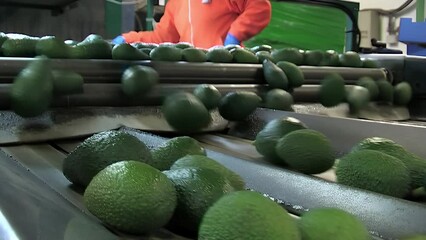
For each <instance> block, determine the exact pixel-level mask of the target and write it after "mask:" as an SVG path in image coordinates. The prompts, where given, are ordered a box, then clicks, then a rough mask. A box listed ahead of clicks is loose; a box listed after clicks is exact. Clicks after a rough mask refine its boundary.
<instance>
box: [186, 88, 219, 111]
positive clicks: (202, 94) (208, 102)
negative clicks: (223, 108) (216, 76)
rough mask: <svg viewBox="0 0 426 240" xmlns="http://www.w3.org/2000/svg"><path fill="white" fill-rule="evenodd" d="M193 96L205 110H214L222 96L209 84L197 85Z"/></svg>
mask: <svg viewBox="0 0 426 240" xmlns="http://www.w3.org/2000/svg"><path fill="white" fill-rule="evenodd" d="M193 93H194V95H195V96H196V97H197V98H198V99H200V101H201V102H202V103H203V104H204V106H205V107H206V108H207V110H212V109H215V108H216V107H217V106H218V105H219V102H220V99H221V98H222V94H221V93H220V92H219V90H217V88H216V87H215V86H213V85H211V84H199V85H198V86H196V87H195V89H194V92H193Z"/></svg>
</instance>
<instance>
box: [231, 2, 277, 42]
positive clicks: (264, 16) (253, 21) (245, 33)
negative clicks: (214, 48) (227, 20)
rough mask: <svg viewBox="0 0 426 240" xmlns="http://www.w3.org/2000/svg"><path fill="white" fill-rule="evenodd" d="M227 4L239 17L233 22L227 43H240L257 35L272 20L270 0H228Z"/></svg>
mask: <svg viewBox="0 0 426 240" xmlns="http://www.w3.org/2000/svg"><path fill="white" fill-rule="evenodd" d="M227 4H228V6H229V8H230V10H231V11H233V12H235V13H237V14H239V17H238V18H237V19H236V20H235V21H234V22H233V23H232V24H231V28H230V29H229V32H228V35H227V37H226V38H225V45H227V44H239V42H242V41H245V40H247V39H249V38H251V37H253V36H255V35H256V34H258V33H260V32H261V31H262V30H263V29H264V28H265V27H266V26H267V25H268V24H269V22H270V21H271V15H272V9H271V3H270V2H269V0H227ZM237 41H239V42H238V43H237Z"/></svg>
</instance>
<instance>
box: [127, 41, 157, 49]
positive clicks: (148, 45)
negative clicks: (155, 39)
mask: <svg viewBox="0 0 426 240" xmlns="http://www.w3.org/2000/svg"><path fill="white" fill-rule="evenodd" d="M131 45H132V46H133V47H135V48H137V49H143V48H149V49H151V50H152V49H154V48H156V47H158V46H159V45H158V44H157V43H141V42H137V43H132V44H131Z"/></svg>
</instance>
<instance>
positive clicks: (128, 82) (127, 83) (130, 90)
mask: <svg viewBox="0 0 426 240" xmlns="http://www.w3.org/2000/svg"><path fill="white" fill-rule="evenodd" d="M135 50H136V49H135ZM136 51H138V50H136ZM158 81H159V75H158V73H157V71H156V70H155V69H153V68H152V67H148V66H141V65H134V66H131V67H128V68H127V69H126V70H125V71H124V72H123V75H122V76H121V89H122V90H123V92H124V94H126V95H127V96H129V97H137V96H139V97H140V96H142V95H144V94H146V93H148V92H149V91H150V90H151V89H152V88H153V87H154V86H155V85H156V84H157V83H158Z"/></svg>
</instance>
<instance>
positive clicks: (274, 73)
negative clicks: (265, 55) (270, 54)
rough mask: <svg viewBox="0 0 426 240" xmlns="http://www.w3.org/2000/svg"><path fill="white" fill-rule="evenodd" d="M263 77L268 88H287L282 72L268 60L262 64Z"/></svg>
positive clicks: (286, 81) (285, 78)
mask: <svg viewBox="0 0 426 240" xmlns="http://www.w3.org/2000/svg"><path fill="white" fill-rule="evenodd" d="M262 66H263V76H264V77H265V80H266V82H267V83H268V85H269V87H270V88H279V89H283V90H286V89H287V88H288V85H289V84H288V78H287V75H286V74H285V73H284V71H283V70H282V69H281V68H279V67H278V66H277V65H276V64H275V63H273V62H272V61H270V60H267V59H266V60H265V61H263V63H262Z"/></svg>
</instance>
